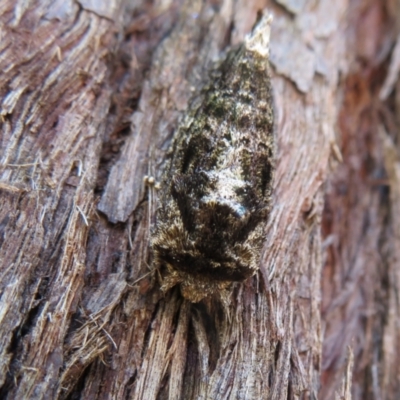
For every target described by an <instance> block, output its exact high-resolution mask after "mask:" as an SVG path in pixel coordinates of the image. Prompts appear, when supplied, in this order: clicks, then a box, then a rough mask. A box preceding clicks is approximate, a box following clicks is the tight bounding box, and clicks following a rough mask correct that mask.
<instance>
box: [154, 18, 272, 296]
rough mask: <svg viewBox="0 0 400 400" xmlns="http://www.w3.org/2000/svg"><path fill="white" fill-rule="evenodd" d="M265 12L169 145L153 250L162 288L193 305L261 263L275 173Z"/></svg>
mask: <svg viewBox="0 0 400 400" xmlns="http://www.w3.org/2000/svg"><path fill="white" fill-rule="evenodd" d="M271 19H272V18H271V16H269V15H267V14H265V15H263V17H262V18H261V19H260V21H259V22H258V24H257V25H256V26H255V28H254V29H253V31H252V33H250V34H249V35H247V36H246V38H245V40H244V42H243V43H242V44H241V45H240V46H239V47H236V48H234V49H231V50H230V51H229V52H228V53H227V55H226V57H225V58H224V59H223V60H222V61H221V62H220V63H219V65H218V67H216V68H215V69H214V70H213V71H212V72H211V73H210V77H209V80H208V83H207V84H206V85H205V86H204V87H203V89H202V90H201V92H200V94H199V96H198V97H197V98H196V99H195V101H193V102H192V104H191V105H190V106H189V107H188V109H187V111H186V112H185V115H184V117H183V118H182V121H181V123H180V125H179V126H178V128H177V130H176V132H175V136H174V139H173V142H172V148H171V151H170V158H169V160H168V161H167V165H166V168H165V171H164V174H163V178H162V181H161V189H160V191H159V205H158V210H157V223H156V226H155V229H154V232H153V234H152V248H153V253H154V261H155V265H156V267H166V269H165V271H166V272H165V273H164V276H163V283H162V290H164V291H167V290H169V289H170V288H171V287H173V286H175V285H178V284H179V285H180V289H181V293H182V295H183V296H184V297H185V298H186V299H188V300H189V301H191V302H199V301H200V300H202V299H203V298H204V297H207V296H210V295H213V294H214V293H217V292H220V293H221V292H223V291H225V289H227V287H228V286H229V285H230V284H231V283H233V282H241V281H244V280H245V279H247V278H249V277H251V276H252V275H254V274H255V273H256V271H257V270H258V268H259V264H260V254H261V249H262V245H263V241H264V228H265V225H266V221H267V218H268V214H269V211H270V203H271V190H272V178H273V171H274V136H273V130H274V129H273V128H274V113H273V98H272V88H271V80H270V70H269V69H270V67H269V61H268V50H269V36H270V23H271Z"/></svg>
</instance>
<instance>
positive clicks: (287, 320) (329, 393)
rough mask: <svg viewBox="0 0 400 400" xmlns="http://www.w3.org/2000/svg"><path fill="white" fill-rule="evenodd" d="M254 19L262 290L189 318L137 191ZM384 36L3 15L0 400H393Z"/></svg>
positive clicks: (359, 5)
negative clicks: (259, 93)
mask: <svg viewBox="0 0 400 400" xmlns="http://www.w3.org/2000/svg"><path fill="white" fill-rule="evenodd" d="M263 9H268V11H269V12H271V13H272V14H273V15H274V20H273V23H272V36H271V43H270V61H271V66H272V70H273V77H272V83H273V88H274V98H275V108H276V116H275V118H276V132H275V140H276V149H277V163H276V172H275V179H274V190H273V206H272V211H271V215H270V216H269V219H268V222H267V229H266V237H265V247H264V251H263V257H262V263H261V267H260V272H259V273H258V274H257V275H255V276H254V277H253V278H251V279H249V280H248V281H246V282H244V283H243V284H236V285H234V286H233V287H232V291H231V295H230V297H229V299H228V300H227V302H226V304H221V302H219V301H216V300H215V299H213V298H209V299H205V300H203V301H202V302H200V303H198V304H191V303H190V302H188V301H187V300H185V299H183V298H182V296H181V294H180V292H179V290H178V289H177V288H173V289H171V290H170V291H169V292H167V293H166V294H165V295H164V294H163V293H162V292H161V290H160V279H159V273H158V271H157V270H155V269H154V268H153V266H152V264H151V251H150V248H149V238H150V232H151V229H152V226H153V224H154V221H155V212H156V204H157V203H156V197H157V191H156V190H155V189H154V188H149V187H146V186H145V185H144V176H145V175H152V176H154V177H155V178H156V180H157V181H159V180H160V176H161V172H162V170H163V165H164V162H165V159H166V157H168V154H167V150H168V146H169V143H170V141H171V138H172V136H173V133H174V129H175V128H176V126H177V123H178V121H179V118H180V117H181V116H182V114H183V112H184V111H185V109H186V107H187V105H188V102H189V101H190V99H191V97H192V96H193V93H194V92H196V91H197V90H198V89H199V88H201V86H202V85H203V84H204V82H205V81H206V78H207V76H208V72H209V70H210V68H211V67H212V65H213V63H214V61H216V60H217V59H218V57H221V54H223V52H224V51H225V50H226V49H227V48H228V47H229V46H231V45H235V44H238V43H240V42H242V41H243V38H244V36H245V35H246V34H247V33H248V32H249V31H250V30H251V28H252V26H253V24H254V23H255V21H256V19H257V13H258V12H259V11H260V10H263ZM399 15H400V8H399V7H398V6H397V3H395V2H394V1H393V0H385V1H378V0H352V1H337V2H336V1H331V0H320V1H319V2H312V1H308V2H306V1H304V2H295V1H291V0H276V1H275V2H272V1H268V0H251V1H245V0H237V1H235V2H232V1H230V0H219V1H211V0H205V1H204V0H171V1H155V2H146V1H136V2H131V4H129V2H128V1H125V2H124V1H122V0H112V1H108V2H100V1H90V0H80V1H58V0H54V1H51V0H45V1H40V2H37V3H26V2H24V1H12V0H4V1H2V4H1V5H0V21H1V24H0V30H1V35H0V37H1V40H0V71H2V73H1V74H0V104H1V108H0V113H1V121H0V124H1V136H0V149H1V154H0V157H1V163H0V205H1V207H0V234H1V235H0V246H1V247H0V293H1V303H0V397H2V398H5V399H45V398H49V399H64V398H68V399H75V398H80V399H125V398H126V399H144V400H149V399H171V400H172V399H182V400H186V399H200V398H201V399H245V400H248V399H274V400H275V399H287V398H290V399H296V398H301V399H314V398H320V399H350V398H353V399H396V398H397V397H398V393H399V392H400V383H399V376H400V371H399V366H398V363H396V358H397V356H398V354H399V349H398V342H399V339H400V338H399V334H398V329H397V320H398V317H399V306H400V301H399V296H398V291H399V289H400V275H399V272H398V270H399V268H398V266H399V260H400V254H399V250H398V249H400V246H399V245H400V244H399V241H400V231H399V228H398V226H400V221H399V222H398V221H397V220H398V219H399V217H398V216H399V215H400V210H398V208H399V207H400V191H399V189H398V188H399V187H400V169H399V149H398V148H399V144H398V134H397V130H398V125H399V123H400V121H399V119H398V118H397V117H396V113H397V108H398V103H399V102H398V96H397V88H398V73H399V70H400V45H399V43H400V40H399V36H398V35H399V28H398V26H399V24H398V20H399ZM160 190H162V188H161V189H160Z"/></svg>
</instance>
